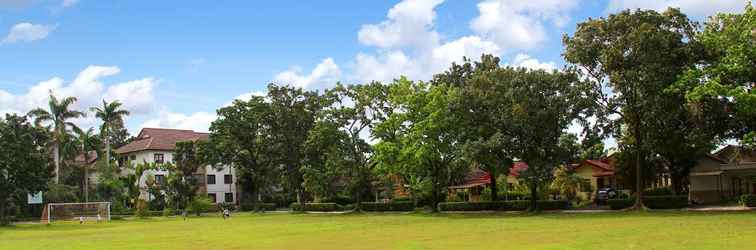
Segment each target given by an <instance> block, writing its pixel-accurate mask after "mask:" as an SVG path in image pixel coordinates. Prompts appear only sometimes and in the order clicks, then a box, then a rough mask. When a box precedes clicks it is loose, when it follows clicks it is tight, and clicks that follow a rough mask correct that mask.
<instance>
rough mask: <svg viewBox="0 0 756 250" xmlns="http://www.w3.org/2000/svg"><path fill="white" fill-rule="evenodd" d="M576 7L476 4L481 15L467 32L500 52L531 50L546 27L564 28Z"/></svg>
mask: <svg viewBox="0 0 756 250" xmlns="http://www.w3.org/2000/svg"><path fill="white" fill-rule="evenodd" d="M576 5H577V1H576V0H531V1H508V0H486V1H483V2H481V3H478V11H479V12H480V15H479V16H478V17H476V18H475V19H473V20H472V22H470V28H471V29H472V30H473V31H475V32H476V33H477V34H478V35H480V36H482V37H483V38H485V39H490V40H493V41H495V42H496V43H497V44H498V45H499V46H501V47H502V48H506V49H531V48H535V47H536V46H537V45H539V44H540V43H541V42H543V41H544V40H546V38H547V35H546V28H545V25H546V23H552V24H554V25H556V26H558V27H561V26H563V25H565V24H566V23H567V21H568V20H569V17H568V16H567V13H568V12H569V11H570V10H572V9H573V8H574V7H575V6H576Z"/></svg>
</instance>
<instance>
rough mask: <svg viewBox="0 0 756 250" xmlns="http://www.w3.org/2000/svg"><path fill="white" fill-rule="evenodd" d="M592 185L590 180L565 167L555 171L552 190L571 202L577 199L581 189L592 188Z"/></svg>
mask: <svg viewBox="0 0 756 250" xmlns="http://www.w3.org/2000/svg"><path fill="white" fill-rule="evenodd" d="M590 185H591V182H590V180H588V179H585V178H583V177H582V176H580V175H578V174H577V173H575V171H571V170H570V169H569V168H567V167H566V166H564V165H562V166H559V167H557V169H556V171H554V180H553V181H552V182H551V188H552V189H554V190H557V191H559V193H560V194H562V195H563V196H564V197H566V198H567V200H570V201H571V200H574V199H575V197H577V192H578V190H579V189H580V187H590Z"/></svg>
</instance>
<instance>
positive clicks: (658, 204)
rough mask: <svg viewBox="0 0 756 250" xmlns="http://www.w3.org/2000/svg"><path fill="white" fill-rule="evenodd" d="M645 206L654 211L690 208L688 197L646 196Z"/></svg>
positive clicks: (644, 199)
mask: <svg viewBox="0 0 756 250" xmlns="http://www.w3.org/2000/svg"><path fill="white" fill-rule="evenodd" d="M643 204H644V205H646V207H648V208H652V209H677V208H684V207H687V206H688V197H687V196H679V195H678V196H675V195H660V196H646V197H644V198H643Z"/></svg>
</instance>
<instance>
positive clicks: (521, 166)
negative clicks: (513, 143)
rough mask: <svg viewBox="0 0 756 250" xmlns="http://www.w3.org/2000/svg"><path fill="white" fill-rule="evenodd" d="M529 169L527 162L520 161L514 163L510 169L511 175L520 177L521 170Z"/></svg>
mask: <svg viewBox="0 0 756 250" xmlns="http://www.w3.org/2000/svg"><path fill="white" fill-rule="evenodd" d="M527 169H528V164H527V163H524V162H521V161H518V162H515V163H514V164H513V165H512V168H510V169H509V175H511V176H514V177H519V176H520V172H522V171H525V170H527Z"/></svg>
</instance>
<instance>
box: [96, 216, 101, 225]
mask: <svg viewBox="0 0 756 250" xmlns="http://www.w3.org/2000/svg"><path fill="white" fill-rule="evenodd" d="M100 221H102V216H100V215H99V214H98V215H97V224H100Z"/></svg>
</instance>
